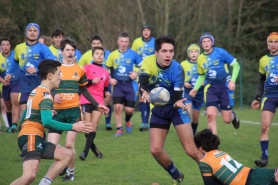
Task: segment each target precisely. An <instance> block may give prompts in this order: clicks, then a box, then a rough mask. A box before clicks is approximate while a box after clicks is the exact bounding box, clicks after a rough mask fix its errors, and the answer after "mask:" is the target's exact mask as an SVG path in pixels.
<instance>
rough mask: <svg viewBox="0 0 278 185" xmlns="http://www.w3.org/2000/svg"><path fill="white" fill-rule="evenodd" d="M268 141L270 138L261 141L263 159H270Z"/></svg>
mask: <svg viewBox="0 0 278 185" xmlns="http://www.w3.org/2000/svg"><path fill="white" fill-rule="evenodd" d="M268 143H269V140H265V141H261V150H262V159H265V160H268Z"/></svg>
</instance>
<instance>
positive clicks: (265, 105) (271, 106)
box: [261, 97, 278, 113]
mask: <svg viewBox="0 0 278 185" xmlns="http://www.w3.org/2000/svg"><path fill="white" fill-rule="evenodd" d="M277 107H278V97H273V98H267V97H264V98H263V99H262V103H261V110H262V111H263V110H266V111H270V112H272V113H275V112H276V108H277Z"/></svg>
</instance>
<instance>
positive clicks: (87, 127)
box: [72, 121, 93, 134]
mask: <svg viewBox="0 0 278 185" xmlns="http://www.w3.org/2000/svg"><path fill="white" fill-rule="evenodd" d="M72 130H74V131H76V132H83V133H86V134H87V133H90V132H92V131H93V123H87V122H86V121H78V122H76V123H74V124H73V125H72Z"/></svg>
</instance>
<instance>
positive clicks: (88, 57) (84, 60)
mask: <svg viewBox="0 0 278 185" xmlns="http://www.w3.org/2000/svg"><path fill="white" fill-rule="evenodd" d="M92 52H93V51H92V50H91V49H90V50H88V51H86V52H85V53H84V54H83V55H82V56H81V58H80V60H79V62H78V65H80V66H82V67H83V66H85V65H90V64H92V63H93V53H92ZM109 54H110V51H108V50H107V49H106V50H105V54H104V61H103V63H102V65H105V62H106V60H107V58H108V56H109Z"/></svg>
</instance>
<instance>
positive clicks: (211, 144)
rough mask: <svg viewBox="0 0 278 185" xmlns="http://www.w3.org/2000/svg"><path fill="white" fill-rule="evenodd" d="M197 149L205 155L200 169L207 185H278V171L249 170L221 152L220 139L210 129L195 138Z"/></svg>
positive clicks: (200, 163) (266, 169)
mask: <svg viewBox="0 0 278 185" xmlns="http://www.w3.org/2000/svg"><path fill="white" fill-rule="evenodd" d="M194 141H195V144H196V146H197V148H198V149H199V150H200V151H201V152H202V153H203V154H205V157H204V158H203V159H201V160H200V162H199V167H200V170H201V173H202V176H203V180H204V183H205V185H212V184H213V185H219V184H225V185H226V184H227V185H262V184H268V185H271V184H272V185H274V184H278V182H277V181H278V171H277V170H278V169H268V168H255V169H252V168H249V167H246V166H244V165H242V164H241V163H239V162H237V161H236V160H234V159H233V158H231V156H229V154H227V153H226V152H224V151H220V150H218V149H217V148H219V144H220V139H219V137H218V136H217V135H215V134H213V133H212V131H211V130H210V129H204V130H203V131H201V132H198V133H197V134H196V135H195V138H194Z"/></svg>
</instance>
